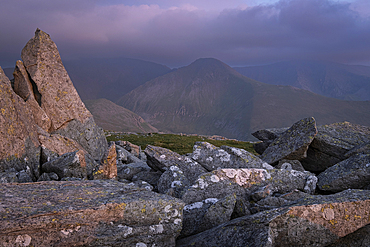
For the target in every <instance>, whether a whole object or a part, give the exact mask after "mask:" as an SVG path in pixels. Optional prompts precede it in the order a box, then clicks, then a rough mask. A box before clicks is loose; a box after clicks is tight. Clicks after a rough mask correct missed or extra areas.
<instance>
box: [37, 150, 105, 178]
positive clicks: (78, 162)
mask: <svg viewBox="0 0 370 247" xmlns="http://www.w3.org/2000/svg"><path fill="white" fill-rule="evenodd" d="M97 167H98V164H97V163H96V162H95V161H94V160H93V159H92V158H91V156H90V155H89V154H87V153H86V152H84V151H82V150H80V151H75V152H71V153H66V154H63V155H61V156H60V157H58V158H56V159H53V160H51V161H49V162H46V163H44V164H43V165H42V171H43V172H46V173H51V172H54V173H56V174H57V175H58V177H59V179H62V178H65V177H74V178H80V179H93V171H94V170H95V169H96V168H97Z"/></svg>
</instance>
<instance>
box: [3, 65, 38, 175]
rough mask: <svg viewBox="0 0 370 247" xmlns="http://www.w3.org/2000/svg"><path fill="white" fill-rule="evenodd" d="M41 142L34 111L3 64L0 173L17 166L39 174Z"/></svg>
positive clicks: (17, 168) (18, 168)
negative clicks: (16, 87) (17, 91)
mask: <svg viewBox="0 0 370 247" xmlns="http://www.w3.org/2000/svg"><path fill="white" fill-rule="evenodd" d="M39 146H40V143H39V140H38V138H37V127H36V124H35V121H34V119H33V115H32V111H31V110H30V109H29V107H28V106H27V104H26V103H25V102H24V100H23V99H22V98H21V97H19V96H18V95H17V94H15V93H14V91H13V89H12V86H11V83H10V81H9V79H8V78H7V77H6V76H5V73H4V71H3V70H2V69H1V67H0V172H3V171H5V170H8V169H11V168H14V169H15V170H16V171H21V170H26V169H27V167H29V169H30V170H31V173H32V179H33V180H34V181H36V180H37V178H38V176H39V175H40V174H39V173H40V166H39V160H40V147H39Z"/></svg>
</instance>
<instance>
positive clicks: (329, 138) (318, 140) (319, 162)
mask: <svg viewBox="0 0 370 247" xmlns="http://www.w3.org/2000/svg"><path fill="white" fill-rule="evenodd" d="M368 142H370V127H366V126H361V125H357V124H352V123H349V122H342V123H334V124H329V125H322V126H319V127H318V134H317V135H316V136H315V139H314V140H313V141H312V143H311V145H310V148H309V149H308V152H307V158H306V159H303V160H301V162H302V165H303V166H304V168H305V169H306V170H308V171H312V172H322V171H325V169H327V168H329V167H331V166H333V165H335V164H337V163H339V162H341V161H342V160H345V159H346V158H347V157H348V156H346V153H347V152H349V151H350V150H351V149H353V148H354V147H356V146H358V145H361V144H365V143H368Z"/></svg>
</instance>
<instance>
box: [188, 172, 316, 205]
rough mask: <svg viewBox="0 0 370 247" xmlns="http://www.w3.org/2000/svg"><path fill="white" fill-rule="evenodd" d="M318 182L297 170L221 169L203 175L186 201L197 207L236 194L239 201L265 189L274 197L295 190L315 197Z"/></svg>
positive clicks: (308, 174)
mask: <svg viewBox="0 0 370 247" xmlns="http://www.w3.org/2000/svg"><path fill="white" fill-rule="evenodd" d="M316 182H317V178H316V176H314V175H313V174H311V173H309V172H299V171H295V170H291V171H289V170H280V169H273V170H264V169H254V168H251V169H218V170H215V171H213V172H210V173H205V174H202V175H201V176H200V177H199V178H198V180H197V181H196V182H195V183H194V184H193V185H192V186H191V187H190V188H189V189H187V191H186V192H185V194H184V195H183V197H182V200H183V201H184V202H186V203H193V202H197V201H202V200H205V199H206V198H211V197H212V198H223V197H225V196H226V195H229V194H232V193H235V194H236V195H237V197H246V196H249V195H251V194H252V193H253V192H254V191H257V190H258V189H259V188H262V187H264V186H267V185H268V187H269V189H270V190H271V191H272V192H271V193H280V194H284V193H287V192H290V191H293V190H295V189H299V190H301V191H304V192H307V193H311V194H312V193H313V192H314V191H315V188H316Z"/></svg>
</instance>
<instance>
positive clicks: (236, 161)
mask: <svg viewBox="0 0 370 247" xmlns="http://www.w3.org/2000/svg"><path fill="white" fill-rule="evenodd" d="M192 159H193V160H195V161H197V162H198V163H199V164H201V165H202V166H203V167H204V168H205V169H207V171H213V170H216V169H218V168H263V169H273V167H272V166H270V165H269V164H267V163H266V162H264V161H263V160H261V159H260V158H258V157H256V156H255V155H253V154H251V153H249V152H247V151H245V150H244V149H239V148H234V147H228V146H222V147H221V148H218V147H216V146H214V145H212V144H210V143H208V142H196V143H195V145H194V148H193V154H192Z"/></svg>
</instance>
